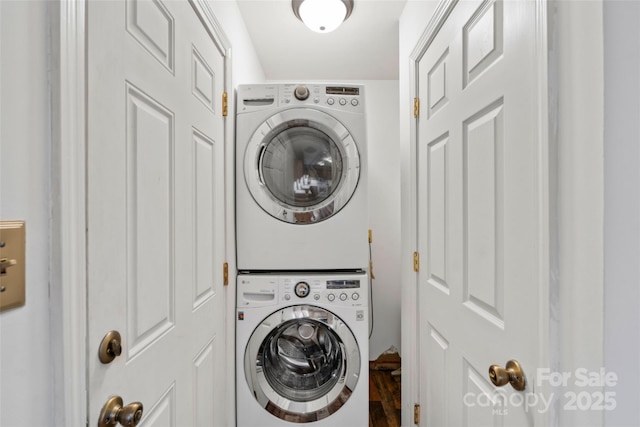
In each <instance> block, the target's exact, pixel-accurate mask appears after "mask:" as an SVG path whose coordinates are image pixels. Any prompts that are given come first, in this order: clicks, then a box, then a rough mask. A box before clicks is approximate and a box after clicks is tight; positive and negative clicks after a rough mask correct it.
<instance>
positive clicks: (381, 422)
mask: <svg viewBox="0 0 640 427" xmlns="http://www.w3.org/2000/svg"><path fill="white" fill-rule="evenodd" d="M400 408H401V406H400V377H399V376H398V377H392V376H391V371H376V370H375V369H369V427H400Z"/></svg>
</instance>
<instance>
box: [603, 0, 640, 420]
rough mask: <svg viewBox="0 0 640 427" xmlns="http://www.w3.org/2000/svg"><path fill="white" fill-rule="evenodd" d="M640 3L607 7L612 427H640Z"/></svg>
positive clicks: (607, 4) (607, 298)
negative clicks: (615, 381) (614, 377)
mask: <svg viewBox="0 0 640 427" xmlns="http://www.w3.org/2000/svg"><path fill="white" fill-rule="evenodd" d="M639 23H640V3H638V2H629V1H605V2H604V43H605V44H604V55H605V70H604V72H605V135H604V136H605V353H604V357H605V365H606V367H607V370H609V371H612V372H616V373H617V374H618V378H619V380H618V384H617V385H616V386H614V387H609V388H608V390H607V391H609V392H614V393H616V402H617V407H616V410H615V411H611V412H607V413H605V425H607V426H638V425H640V406H639V405H638V402H640V392H639V391H638V384H640V332H639V331H640V327H639V326H640V311H639V310H638V306H639V305H640V143H639V141H640V27H639V26H638V24H639Z"/></svg>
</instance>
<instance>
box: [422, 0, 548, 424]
mask: <svg viewBox="0 0 640 427" xmlns="http://www.w3.org/2000/svg"><path fill="white" fill-rule="evenodd" d="M447 3H448V4H449V5H451V6H452V9H451V10H450V14H449V15H448V17H447V18H446V19H444V20H443V22H442V25H441V26H440V27H436V28H437V29H436V30H435V31H434V33H433V38H432V39H431V41H430V43H429V44H428V45H427V47H426V50H425V51H424V54H423V55H422V57H421V58H420V59H419V61H418V63H417V65H418V69H417V76H418V77H417V78H418V92H419V97H420V99H421V111H420V116H419V119H418V133H417V136H418V139H417V152H418V156H417V157H418V158H417V170H418V249H419V254H420V264H421V266H420V271H419V273H418V287H419V288H418V295H419V298H418V300H419V301H418V305H419V306H418V313H419V369H420V373H421V375H420V378H421V379H422V381H421V385H420V389H419V395H420V404H421V408H422V414H423V417H422V422H421V425H426V426H433V427H435V426H475V427H478V426H533V425H534V421H535V419H536V417H538V416H539V414H540V412H543V411H544V404H543V403H542V402H540V401H537V402H534V401H533V400H531V399H534V398H538V397H540V396H539V395H536V390H535V380H534V378H535V374H536V370H537V368H538V367H541V366H543V365H541V364H542V363H543V361H542V360H541V357H542V355H543V354H544V353H543V350H544V345H545V344H544V343H545V342H546V334H547V332H546V330H545V329H544V319H545V318H546V317H545V316H546V313H543V309H544V308H543V305H542V303H541V301H542V297H543V296H544V293H545V289H547V283H546V280H547V279H546V276H545V275H544V274H543V272H544V265H545V262H546V261H545V259H544V257H545V253H546V247H547V246H546V245H547V239H548V237H547V233H546V230H545V227H546V226H545V224H546V216H547V215H548V213H547V212H546V211H545V208H546V206H547V202H546V200H545V196H544V194H545V192H544V191H543V185H544V183H545V180H546V175H547V172H546V169H545V167H546V162H545V161H544V160H543V159H542V157H541V156H542V153H543V152H544V150H543V148H544V147H543V146H544V144H545V142H544V141H545V140H546V136H545V135H541V130H540V129H539V120H540V117H539V114H540V113H539V106H540V105H541V104H540V102H541V98H540V96H541V95H540V93H541V92H540V91H539V87H540V86H539V78H540V76H539V74H538V68H537V62H536V60H537V52H538V50H537V49H538V48H537V45H536V43H537V42H536V40H537V38H536V35H537V34H538V33H537V28H538V27H537V24H538V21H537V17H538V16H539V15H538V10H537V5H536V2H533V1H505V2H502V1H499V0H486V1H460V2H458V3H457V4H455V5H453V2H447ZM510 359H515V360H517V361H518V362H520V364H521V365H522V367H523V368H524V371H525V375H527V380H528V382H527V386H526V389H525V391H524V392H518V391H515V390H514V389H513V388H512V387H511V386H510V385H507V386H505V387H503V388H496V387H495V386H494V385H493V384H492V383H491V381H490V379H489V375H488V370H489V366H490V365H492V364H498V365H501V366H502V367H504V366H505V364H506V362H507V361H508V360H510ZM544 366H547V365H544ZM528 404H535V405H538V406H536V407H527V405H528ZM538 409H540V410H541V411H540V412H539V411H538ZM546 409H548V408H546Z"/></svg>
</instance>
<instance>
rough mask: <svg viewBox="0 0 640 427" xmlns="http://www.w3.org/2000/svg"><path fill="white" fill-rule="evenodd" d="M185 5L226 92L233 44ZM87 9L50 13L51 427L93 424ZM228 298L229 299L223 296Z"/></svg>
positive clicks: (59, 6)
mask: <svg viewBox="0 0 640 427" xmlns="http://www.w3.org/2000/svg"><path fill="white" fill-rule="evenodd" d="M190 3H191V5H192V7H193V8H194V10H195V11H196V13H197V14H198V15H199V16H200V19H201V21H202V23H203V26H204V27H205V29H206V30H207V31H208V32H209V34H210V35H211V37H212V38H213V39H214V42H215V43H216V46H217V47H218V49H219V50H220V52H221V54H222V55H223V56H224V70H225V79H224V90H225V91H228V87H229V85H230V79H231V61H230V60H229V58H230V55H231V43H230V42H229V39H228V38H227V36H226V35H225V33H224V31H223V29H222V26H221V25H220V23H219V22H218V21H217V19H216V18H215V15H214V14H213V12H212V10H211V7H210V6H209V5H208V4H207V3H206V1H205V0H190ZM86 5H87V0H60V1H59V2H52V3H51V6H50V7H51V16H50V19H51V27H52V33H51V34H52V35H51V47H52V52H53V54H52V58H53V66H52V84H51V91H52V105H51V110H52V187H51V200H52V220H51V237H50V241H51V244H50V245H51V250H50V253H51V259H50V281H51V284H50V291H51V301H50V307H51V313H50V317H51V336H52V339H51V349H52V358H53V366H52V372H53V384H54V386H53V387H54V388H53V390H52V393H53V395H54V396H53V398H54V406H55V407H56V408H60V411H59V412H58V413H57V414H56V417H57V418H56V422H57V423H58V424H60V425H68V426H85V425H87V423H89V424H92V423H91V421H90V415H91V414H87V405H88V400H87V397H88V395H87V390H88V387H89V385H88V384H87V376H86V375H87V374H86V366H87V348H88V344H89V343H87V341H86V340H87V305H86V304H87V301H86V296H87V278H86V276H87V264H86V262H87V252H86V226H87V217H86V191H87V186H86V175H87V163H86V157H85V156H86V144H87V140H86V130H87V129H86V122H87V111H86V77H87V76H86V71H85V66H86V55H85V48H86V38H85V37H86V30H87V28H86V25H85V24H86ZM229 129H230V128H228V125H227V124H226V121H225V125H224V141H225V147H229V146H232V144H229V141H232V135H230V133H229V132H228V131H229ZM232 154H233V153H232V150H227V149H226V148H225V162H226V163H228V162H229V158H230V156H232ZM231 158H232V157H231ZM231 164H232V163H231ZM229 176H230V175H229V173H227V172H225V181H226V182H225V192H226V194H229V191H230V190H229V189H230V188H231V189H232V188H233V187H232V184H233V180H229ZM231 192H232V191H231ZM226 201H227V202H228V199H226ZM230 218H231V219H230ZM232 218H233V216H229V215H227V214H225V231H226V234H225V240H226V244H225V248H226V249H227V251H228V248H229V246H230V245H232V243H230V242H229V238H228V236H233V234H232V233H229V229H231V230H232V229H233V227H232V225H233V224H232V223H230V221H231V220H232ZM230 224H231V225H230ZM230 227H231V228H230ZM227 253H233V252H227ZM226 291H227V292H228V293H232V291H230V290H228V289H227V290H226ZM229 301H233V299H232V298H231V297H229V295H226V296H225V306H226V307H229ZM231 311H233V310H231ZM229 324H231V325H233V323H227V331H226V341H225V346H226V347H227V348H234V340H233V337H234V334H233V330H232V329H231V331H230V330H229V326H228V325H229ZM229 346H230V347H229ZM226 353H227V354H229V353H230V352H226ZM226 362H227V363H231V365H233V363H235V362H234V358H233V357H232V356H229V357H227V358H226ZM227 371H229V370H227ZM225 382H226V387H227V389H228V390H235V388H234V387H235V377H234V375H228V374H226V379H225ZM232 396H235V393H233V394H232ZM223 406H224V407H225V408H230V407H231V408H233V407H234V405H223ZM225 418H226V419H227V420H228V421H229V422H231V423H233V422H234V419H235V411H234V410H230V409H227V414H226V415H225Z"/></svg>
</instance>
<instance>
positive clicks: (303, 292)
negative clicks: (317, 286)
mask: <svg viewBox="0 0 640 427" xmlns="http://www.w3.org/2000/svg"><path fill="white" fill-rule="evenodd" d="M293 290H294V292H295V293H296V296H297V297H298V298H304V297H306V296H307V295H309V292H311V286H309V284H308V283H307V282H298V283H297V284H296V286H295V287H294V288H293Z"/></svg>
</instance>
